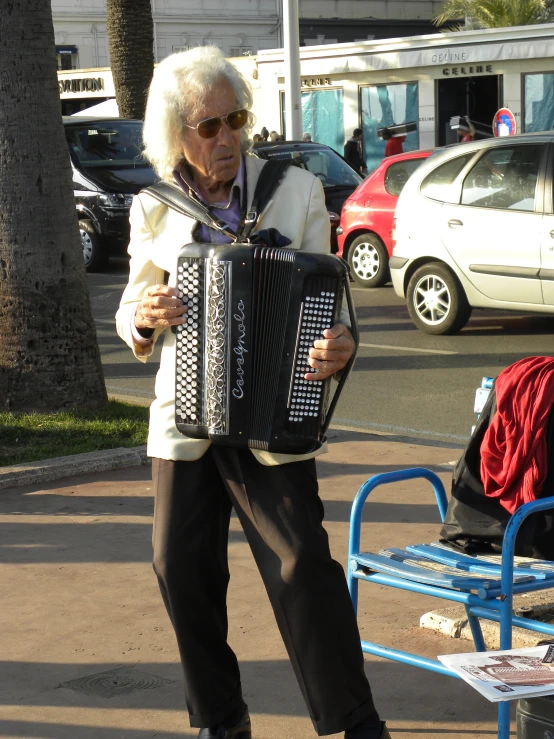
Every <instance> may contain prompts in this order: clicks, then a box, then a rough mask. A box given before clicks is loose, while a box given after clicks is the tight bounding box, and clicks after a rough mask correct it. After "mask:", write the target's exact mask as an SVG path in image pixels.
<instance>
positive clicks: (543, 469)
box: [481, 357, 554, 513]
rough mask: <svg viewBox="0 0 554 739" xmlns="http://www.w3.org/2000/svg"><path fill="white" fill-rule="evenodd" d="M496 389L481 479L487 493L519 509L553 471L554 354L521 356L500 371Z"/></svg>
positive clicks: (511, 508) (483, 448) (534, 496)
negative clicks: (550, 455)
mask: <svg viewBox="0 0 554 739" xmlns="http://www.w3.org/2000/svg"><path fill="white" fill-rule="evenodd" d="M495 390H496V404H497V411H496V413H495V415H494V417H493V419H492V421H491V423H490V426H489V427H488V429H487V431H486V432H485V435H484V438H483V442H482V444H481V480H482V482H483V486H484V489H485V495H487V496H489V497H492V498H498V499H499V503H500V504H501V505H502V506H503V508H505V509H506V510H507V511H509V513H514V511H515V510H516V509H517V508H519V507H520V506H521V505H523V504H524V503H529V502H530V501H532V500H536V499H537V498H538V497H539V494H540V492H541V490H542V486H543V483H544V481H545V479H546V475H547V473H548V454H547V436H546V430H547V426H548V419H549V415H550V411H551V410H552V406H553V404H554V358H552V357H526V358H525V359H521V360H520V361H519V362H516V363H515V364H512V365H510V366H509V367H507V368H506V369H505V370H503V371H502V372H501V373H500V375H499V376H498V378H497V380H496V382H495Z"/></svg>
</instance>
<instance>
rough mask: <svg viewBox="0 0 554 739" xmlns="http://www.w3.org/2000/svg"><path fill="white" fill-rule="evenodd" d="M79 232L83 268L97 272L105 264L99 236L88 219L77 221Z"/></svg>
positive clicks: (105, 259) (105, 260)
mask: <svg viewBox="0 0 554 739" xmlns="http://www.w3.org/2000/svg"><path fill="white" fill-rule="evenodd" d="M79 234H80V236H81V246H82V247H83V259H84V261H85V269H86V271H87V272H98V271H99V270H100V269H102V267H105V266H106V262H107V258H106V255H105V253H104V250H103V248H102V242H101V240H100V236H99V235H98V234H97V233H96V231H95V230H94V227H93V226H92V225H91V224H90V223H89V222H88V221H79Z"/></svg>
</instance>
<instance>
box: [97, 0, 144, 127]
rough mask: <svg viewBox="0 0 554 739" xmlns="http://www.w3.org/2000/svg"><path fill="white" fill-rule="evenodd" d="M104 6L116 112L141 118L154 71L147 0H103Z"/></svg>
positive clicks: (125, 116)
mask: <svg viewBox="0 0 554 739" xmlns="http://www.w3.org/2000/svg"><path fill="white" fill-rule="evenodd" d="M106 10H107V27H108V41H109V46H110V59H111V67H112V75H113V81H114V86H115V95H116V98H117V104H118V107H119V115H120V116H121V117H122V118H136V119H138V120H143V118H144V111H145V110H146V98H147V94H148V87H149V86H150V81H151V79H152V74H153V72H154V51H153V45H154V26H153V21H152V7H151V5H150V0H107V2H106Z"/></svg>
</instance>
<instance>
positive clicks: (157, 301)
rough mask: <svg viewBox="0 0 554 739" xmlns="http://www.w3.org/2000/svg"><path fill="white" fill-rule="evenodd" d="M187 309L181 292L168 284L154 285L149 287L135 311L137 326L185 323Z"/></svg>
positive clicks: (156, 326)
mask: <svg viewBox="0 0 554 739" xmlns="http://www.w3.org/2000/svg"><path fill="white" fill-rule="evenodd" d="M186 312H187V309H186V308H185V306H184V305H183V301H182V300H181V298H180V297H179V292H178V290H177V289H176V288H174V287H168V285H153V286H152V287H149V288H147V290H146V292H145V293H144V296H143V298H142V300H141V301H140V303H139V305H138V307H137V311H136V313H135V326H136V327H137V328H158V326H163V327H165V326H179V325H180V324H182V323H184V322H185V321H186V320H187V318H186V315H185V314H186Z"/></svg>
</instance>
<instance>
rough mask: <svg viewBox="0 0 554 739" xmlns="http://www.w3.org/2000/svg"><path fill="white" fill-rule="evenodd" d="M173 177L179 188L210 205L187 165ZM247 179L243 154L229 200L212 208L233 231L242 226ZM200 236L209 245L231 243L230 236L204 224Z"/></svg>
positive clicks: (174, 172)
mask: <svg viewBox="0 0 554 739" xmlns="http://www.w3.org/2000/svg"><path fill="white" fill-rule="evenodd" d="M173 177H174V178H175V182H176V183H177V184H178V185H179V187H181V188H182V189H183V190H184V191H185V192H186V193H187V194H190V191H191V190H192V192H193V193H194V194H195V195H196V197H197V198H198V199H199V200H200V201H201V202H203V203H204V204H205V205H208V203H206V200H205V199H204V198H203V197H202V195H201V194H200V190H199V189H198V186H197V185H196V183H195V182H194V180H193V179H192V177H191V175H190V173H189V171H188V168H187V165H186V164H184V163H180V164H178V165H177V167H176V168H175V169H174V171H173ZM245 179H246V177H245V165H244V157H243V155H242V154H241V155H240V165H239V171H238V172H237V174H236V177H235V179H234V180H233V184H232V185H231V194H230V195H229V200H228V201H227V202H226V203H225V202H221V203H212V204H211V206H210V209H211V211H212V212H213V214H214V216H215V217H216V218H220V219H221V220H222V221H224V222H225V223H226V224H227V225H228V226H229V227H230V228H232V229H233V231H238V227H239V225H240V210H241V208H240V206H241V200H242V194H243V192H244V185H245ZM200 235H201V238H202V240H203V241H205V242H206V243H209V244H230V243H231V239H230V238H229V237H228V236H225V234H222V233H221V232H220V231H216V230H215V229H213V228H208V226H205V225H204V224H203V223H202V224H201V225H200Z"/></svg>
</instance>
